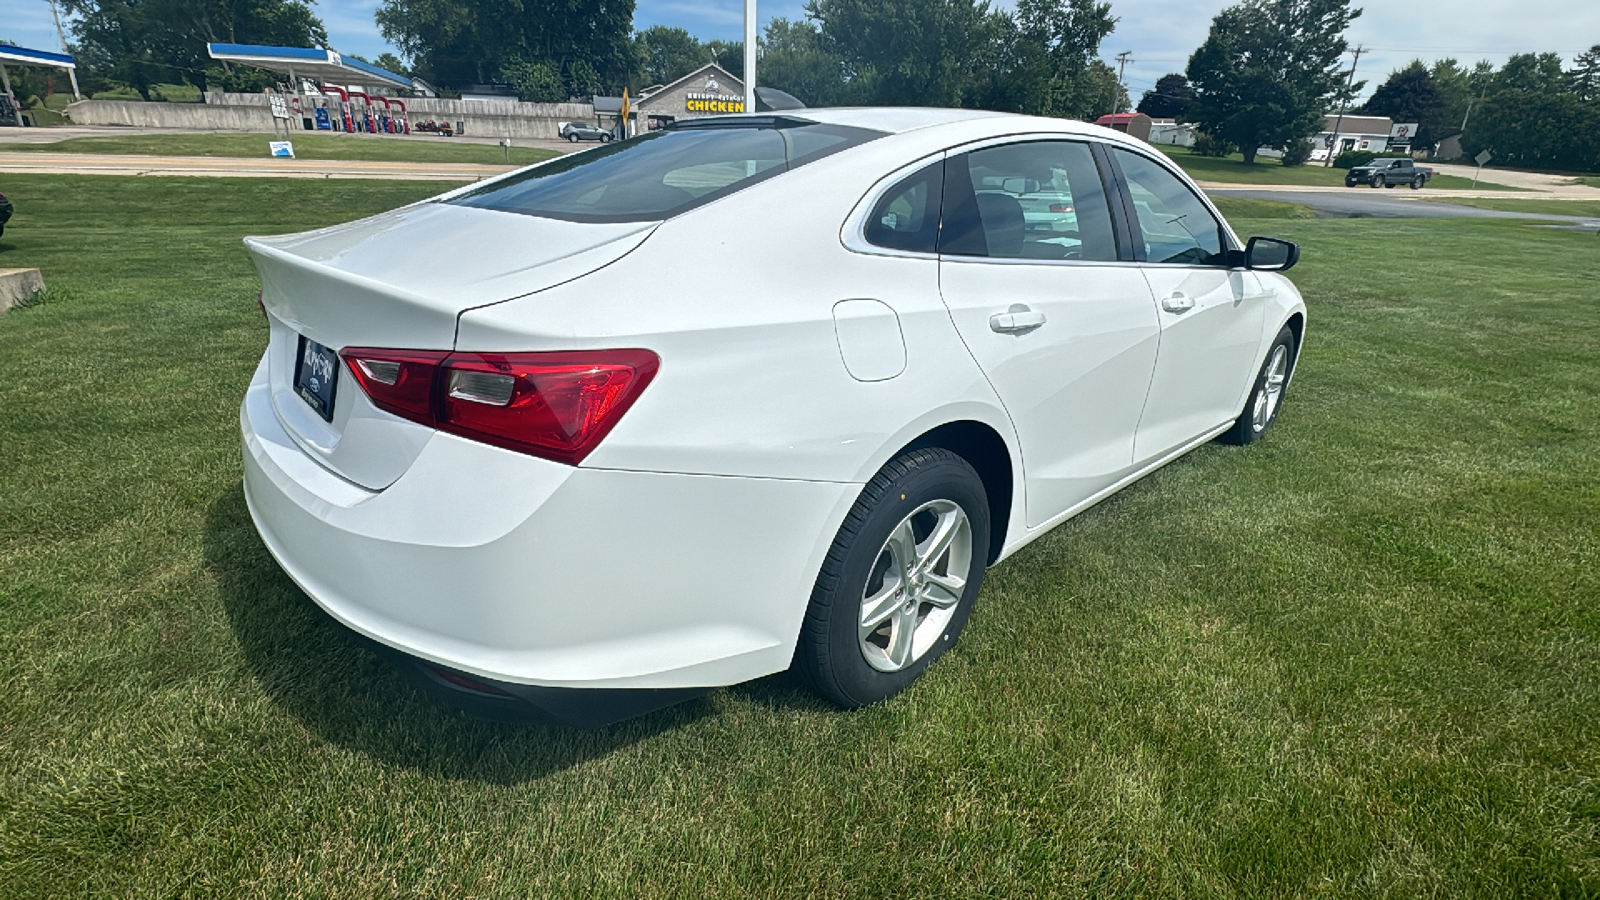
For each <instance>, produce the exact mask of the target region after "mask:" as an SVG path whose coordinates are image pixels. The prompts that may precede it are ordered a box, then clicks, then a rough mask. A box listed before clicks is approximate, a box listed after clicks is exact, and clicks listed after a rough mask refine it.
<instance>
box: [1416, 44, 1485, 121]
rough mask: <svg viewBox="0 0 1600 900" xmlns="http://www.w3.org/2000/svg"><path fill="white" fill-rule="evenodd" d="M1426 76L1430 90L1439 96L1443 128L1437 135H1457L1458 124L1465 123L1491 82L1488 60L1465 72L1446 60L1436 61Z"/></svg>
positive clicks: (1457, 65) (1453, 61) (1456, 63)
mask: <svg viewBox="0 0 1600 900" xmlns="http://www.w3.org/2000/svg"><path fill="white" fill-rule="evenodd" d="M1428 74H1429V75H1432V76H1433V87H1434V90H1436V91H1438V92H1439V98H1440V100H1441V101H1442V102H1443V110H1442V112H1441V114H1440V115H1441V121H1442V123H1443V124H1442V125H1441V126H1440V131H1439V135H1438V136H1439V138H1440V139H1443V138H1446V137H1449V136H1450V135H1451V134H1456V133H1459V132H1460V131H1461V127H1462V124H1461V123H1463V122H1465V121H1467V119H1468V114H1469V113H1470V112H1471V111H1472V110H1473V109H1476V108H1477V105H1478V104H1479V103H1481V102H1482V99H1483V97H1484V96H1485V95H1486V94H1487V93H1488V88H1489V84H1490V83H1491V82H1492V81H1493V80H1494V66H1493V64H1491V63H1490V62H1489V61H1488V60H1480V61H1478V63H1477V64H1476V65H1474V66H1473V67H1472V68H1471V69H1468V68H1466V67H1465V66H1462V65H1461V64H1460V63H1458V62H1456V61H1455V60H1454V59H1451V58H1446V59H1441V60H1438V61H1436V62H1435V63H1434V64H1433V66H1432V67H1430V68H1429V69H1428Z"/></svg>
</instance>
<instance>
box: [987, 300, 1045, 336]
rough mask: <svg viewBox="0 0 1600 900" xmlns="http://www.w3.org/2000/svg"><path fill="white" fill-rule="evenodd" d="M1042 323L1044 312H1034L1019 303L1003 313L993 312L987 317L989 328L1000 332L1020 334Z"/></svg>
mask: <svg viewBox="0 0 1600 900" xmlns="http://www.w3.org/2000/svg"><path fill="white" fill-rule="evenodd" d="M1043 324H1044V313H1042V312H1034V311H1033V310H1031V309H1029V308H1027V307H1026V306H1023V305H1022V304H1020V303H1017V304H1013V305H1012V307H1011V308H1010V309H1008V310H1006V311H1005V312H1003V313H995V314H994V315H992V316H990V317H989V330H990V331H995V332H998V333H1000V334H1021V333H1022V332H1025V331H1032V330H1034V329H1035V328H1038V327H1039V326H1040V325H1043Z"/></svg>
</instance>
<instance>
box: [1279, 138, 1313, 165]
mask: <svg viewBox="0 0 1600 900" xmlns="http://www.w3.org/2000/svg"><path fill="white" fill-rule="evenodd" d="M1309 159H1311V141H1309V140H1307V139H1306V138H1301V139H1300V140H1298V141H1290V142H1289V143H1288V144H1286V145H1285V146H1284V148H1283V159H1281V160H1279V162H1281V163H1283V164H1284V165H1286V166H1303V165H1305V164H1306V161H1307V160H1309Z"/></svg>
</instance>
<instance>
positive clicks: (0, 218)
mask: <svg viewBox="0 0 1600 900" xmlns="http://www.w3.org/2000/svg"><path fill="white" fill-rule="evenodd" d="M11 212H12V206H11V201H10V200H7V199H6V195H5V194H0V234H5V233H6V223H7V222H9V221H11Z"/></svg>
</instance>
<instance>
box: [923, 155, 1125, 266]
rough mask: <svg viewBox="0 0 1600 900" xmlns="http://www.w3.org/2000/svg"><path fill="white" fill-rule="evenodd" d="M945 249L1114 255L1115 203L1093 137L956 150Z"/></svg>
mask: <svg viewBox="0 0 1600 900" xmlns="http://www.w3.org/2000/svg"><path fill="white" fill-rule="evenodd" d="M939 252H940V253H944V254H949V255H952V256H986V257H990V258H1000V259H1074V260H1087V261H1092V262H1114V261H1115V260H1116V259H1117V242H1116V237H1115V232H1114V230H1113V229H1112V227H1111V211H1110V207H1109V205H1108V204H1107V202H1106V193H1105V186H1104V184H1103V183H1102V182H1101V180H1100V170H1099V167H1098V166H1096V165H1095V161H1094V153H1093V151H1091V150H1090V149H1089V145H1088V144H1083V143H1078V142H1075V141H1030V142H1026V143H1020V144H1005V145H1002V146H999V147H986V148H984V149H982V150H974V151H972V152H971V153H964V154H962V155H960V156H956V157H952V158H951V159H950V160H949V161H947V162H946V163H945V195H944V228H943V231H942V232H941V235H940V238H939Z"/></svg>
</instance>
